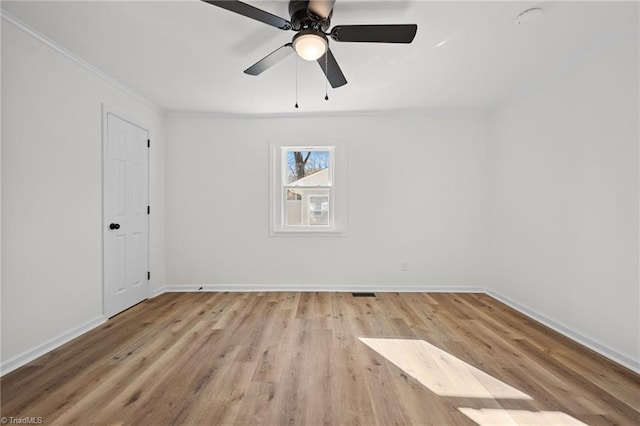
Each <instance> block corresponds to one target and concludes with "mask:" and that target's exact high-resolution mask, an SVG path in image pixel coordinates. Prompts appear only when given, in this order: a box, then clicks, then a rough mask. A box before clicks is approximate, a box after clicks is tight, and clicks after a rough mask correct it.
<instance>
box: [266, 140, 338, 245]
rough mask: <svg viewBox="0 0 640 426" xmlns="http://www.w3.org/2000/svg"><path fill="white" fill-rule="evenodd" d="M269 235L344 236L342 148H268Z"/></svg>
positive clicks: (273, 146)
mask: <svg viewBox="0 0 640 426" xmlns="http://www.w3.org/2000/svg"><path fill="white" fill-rule="evenodd" d="M271 150H272V156H271V215H272V218H271V235H287V234H289V235H291V234H343V233H344V230H345V207H346V205H345V204H346V203H345V190H346V187H345V179H344V177H345V173H344V168H345V164H344V160H345V153H344V147H343V146H340V145H330V146H329V145H295V144H290V145H274V144H272V145H271Z"/></svg>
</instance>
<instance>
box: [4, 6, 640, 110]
mask: <svg viewBox="0 0 640 426" xmlns="http://www.w3.org/2000/svg"><path fill="white" fill-rule="evenodd" d="M247 3H251V4H253V5H255V6H257V7H260V8H262V9H264V10H267V11H269V12H271V13H273V14H276V15H279V16H282V17H284V18H287V19H288V18H289V15H288V12H287V4H288V3H287V2H286V1H247ZM532 6H542V7H543V8H544V14H543V16H542V17H541V18H540V19H539V20H538V21H536V22H533V23H530V24H526V25H525V24H522V25H517V24H515V23H514V18H515V16H516V15H518V13H520V12H522V11H523V10H525V9H527V8H530V7H532ZM2 9H3V10H4V11H5V12H8V13H9V14H10V15H11V16H13V17H15V18H17V19H18V20H19V21H21V22H22V23H24V24H26V25H27V26H28V27H30V28H32V29H34V30H35V31H37V32H39V33H40V34H42V35H44V36H46V37H48V38H49V39H51V40H53V41H54V42H56V43H58V44H59V45H61V46H63V47H64V48H66V49H67V50H69V51H71V52H73V53H74V54H76V55H77V56H79V57H80V58H82V59H84V60H85V61H87V62H89V63H90V64H92V65H94V66H95V67H97V68H99V69H100V70H102V71H103V72H104V73H106V74H108V75H109V76H111V77H113V78H115V79H116V80H118V81H120V82H121V83H123V84H124V85H126V86H128V87H129V88H130V89H132V90H134V91H135V92H137V93H138V94H140V95H142V96H143V97H145V98H147V99H149V100H150V101H152V102H153V103H155V104H157V105H158V106H160V107H161V108H163V109H165V110H167V111H202V112H217V113H248V114H260V113H269V114H273V113H291V112H293V111H295V109H294V108H293V105H294V103H295V94H296V82H295V81H296V78H295V76H296V58H295V55H291V56H289V57H288V58H286V59H285V60H283V61H282V62H280V63H279V64H277V65H275V66H274V67H273V68H271V69H269V70H267V71H265V72H264V73H263V74H262V75H260V76H257V77H254V76H249V75H246V74H244V73H243V70H244V69H245V68H247V67H248V66H250V65H252V64H253V63H254V62H256V61H257V60H259V59H261V58H262V57H264V56H265V55H266V54H268V53H270V52H271V51H273V50H275V49H276V48H278V47H280V46H282V45H283V44H285V43H287V42H289V41H290V39H291V37H292V35H293V34H294V33H293V32H291V31H281V30H278V29H276V28H273V27H270V26H268V25H265V24H263V23H261V22H257V21H253V20H251V19H248V18H245V17H242V16H239V15H236V14H233V13H231V12H228V11H226V10H223V9H220V8H217V7H214V6H210V5H208V4H205V3H202V2H200V1H195V0H183V1H164V2H155V1H139V2H129V1H109V2H96V1H91V2H87V1H72V2H57V1H46V2H30V1H26V2H25V1H23V2H10V1H3V2H2ZM384 23H406V24H412V23H415V24H418V32H417V35H416V38H415V40H414V42H413V44H410V45H387V44H365V43H337V42H333V43H331V49H332V51H333V53H334V55H335V57H336V59H337V60H338V63H339V64H340V66H341V68H342V71H343V72H344V74H345V76H346V78H347V80H348V82H349V83H348V84H347V85H346V86H343V87H341V88H338V89H335V90H332V89H331V88H329V97H330V100H329V101H328V102H327V101H325V100H324V90H325V80H324V76H323V74H322V71H321V70H320V67H319V66H318V65H317V64H316V63H315V62H305V61H302V60H299V61H298V67H299V68H298V93H299V94H298V102H299V104H300V109H299V111H301V112H325V111H386V110H410V109H431V108H460V107H462V108H469V107H491V106H493V105H495V104H497V103H499V102H501V101H503V100H505V99H506V98H509V97H511V96H513V94H514V93H516V92H518V91H522V90H523V89H525V88H526V87H528V86H531V85H535V84H536V82H539V81H541V80H543V79H544V78H547V77H548V76H550V75H552V74H554V73H557V72H561V71H562V70H563V69H566V68H567V67H569V66H571V65H572V64H575V63H577V62H579V61H580V60H581V58H585V57H587V56H588V55H590V54H593V53H594V52H596V51H598V50H599V49H603V48H606V47H607V46H609V45H611V44H613V43H616V42H618V41H620V40H621V39H623V38H626V37H637V36H638V26H639V24H638V3H637V2H624V3H614V2H543V3H541V2H539V1H538V2H529V1H515V2H483V1H472V2H453V1H447V2H431V1H406V2H401V1H386V2H383V1H377V2H371V1H355V0H337V2H336V5H335V8H334V15H333V19H332V26H333V25H344V24H384ZM445 40H446V43H444V44H441V42H443V41H445ZM439 44H441V45H440V46H439Z"/></svg>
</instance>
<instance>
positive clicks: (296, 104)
mask: <svg viewBox="0 0 640 426" xmlns="http://www.w3.org/2000/svg"><path fill="white" fill-rule="evenodd" d="M296 108H298V55H297V54H296Z"/></svg>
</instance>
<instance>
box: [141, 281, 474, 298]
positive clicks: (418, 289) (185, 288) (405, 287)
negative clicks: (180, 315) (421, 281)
mask: <svg viewBox="0 0 640 426" xmlns="http://www.w3.org/2000/svg"><path fill="white" fill-rule="evenodd" d="M197 291H203V292H230V293H233V292H238V293H240V292H261V291H295V292H315V291H332V292H347V293H350V292H361V291H362V292H379V293H393V292H400V293H485V289H484V288H483V287H472V286H458V287H446V286H426V285H414V284H401V285H348V284H347V285H342V284H319V285H303V284H191V285H172V286H167V287H164V289H163V292H165V293H182V292H197ZM160 294H161V293H158V294H156V295H154V296H153V297H155V296H159V295H160Z"/></svg>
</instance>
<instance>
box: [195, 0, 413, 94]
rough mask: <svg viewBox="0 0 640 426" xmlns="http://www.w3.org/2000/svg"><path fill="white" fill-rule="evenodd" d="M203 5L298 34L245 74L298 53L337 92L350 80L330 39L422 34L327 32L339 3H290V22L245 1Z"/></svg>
mask: <svg viewBox="0 0 640 426" xmlns="http://www.w3.org/2000/svg"><path fill="white" fill-rule="evenodd" d="M202 1H204V2H205V3H209V4H211V5H214V6H218V7H221V8H223V9H226V10H229V11H231V12H235V13H238V14H240V15H243V16H246V17H248V18H251V19H255V20H256V21H260V22H264V23H265V24H267V25H271V26H273V27H276V28H279V29H281V30H285V31H288V30H291V31H295V32H296V33H297V34H295V35H294V36H293V39H292V40H291V43H287V44H285V45H284V46H281V47H279V48H278V49H276V50H274V51H273V52H271V53H270V54H268V55H267V56H265V57H264V58H262V59H260V60H259V61H258V62H256V63H255V64H253V65H252V66H250V67H249V68H247V69H246V70H244V72H245V73H246V74H249V75H258V74H260V73H262V72H263V71H265V70H266V69H268V68H270V67H272V66H273V65H275V64H276V63H278V62H280V61H281V60H282V59H284V58H286V57H287V56H289V55H290V54H291V53H293V52H294V51H295V52H296V53H297V54H298V56H300V57H301V58H302V59H305V60H307V61H317V62H318V64H319V65H320V68H321V69H322V71H323V72H324V74H325V76H326V77H327V80H328V81H329V83H330V84H331V87H333V88H336V87H340V86H344V85H345V84H347V79H346V78H345V76H344V74H343V73H342V70H341V69H340V67H339V66H338V63H337V62H336V59H335V57H334V56H333V53H331V49H329V40H328V38H327V36H330V37H331V39H333V40H334V41H338V42H356V43H411V42H412V41H413V38H414V37H415V35H416V31H417V30H418V26H417V25H415V24H411V25H337V26H335V27H333V28H332V29H331V31H329V32H325V31H327V30H328V29H329V27H330V25H331V17H332V15H333V5H334V3H335V0H307V1H301V0H290V1H289V15H290V16H291V18H290V21H288V20H286V19H284V18H281V17H279V16H276V15H273V14H271V13H269V12H266V11H264V10H262V9H258V8H257V7H254V6H251V5H249V4H247V3H243V2H241V1H235V0H222V1H212V0H202Z"/></svg>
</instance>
